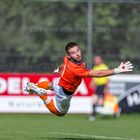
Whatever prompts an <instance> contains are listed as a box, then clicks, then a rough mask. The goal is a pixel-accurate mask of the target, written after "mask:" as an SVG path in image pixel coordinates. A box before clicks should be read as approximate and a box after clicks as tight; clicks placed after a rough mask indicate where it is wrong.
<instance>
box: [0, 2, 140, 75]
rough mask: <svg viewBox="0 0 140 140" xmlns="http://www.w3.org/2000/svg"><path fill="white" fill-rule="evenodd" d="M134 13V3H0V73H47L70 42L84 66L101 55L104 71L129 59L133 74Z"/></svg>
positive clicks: (139, 29) (139, 27)
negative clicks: (81, 54)
mask: <svg viewBox="0 0 140 140" xmlns="http://www.w3.org/2000/svg"><path fill="white" fill-rule="evenodd" d="M139 13H140V4H138V3H137V2H135V1H133V2H132V1H131V2H130V3H127V2H125V1H124V2H123V1H120V2H118V3H117V2H113V1H112V2H98V1H93V2H91V1H89V2H88V1H83V2H81V1H79V0H75V1H74V0H73V1H72V0H70V1H67V2H65V1H59V0H57V1H45V0H41V1H38V0H29V1H24V0H20V1H19V0H12V1H9V0H1V1H0V21H1V22H0V30H1V34H0V44H1V45H0V71H1V72H52V71H53V70H54V68H56V66H59V64H61V63H62V60H63V56H64V55H65V51H64V47H65V45H66V44H67V42H69V41H75V42H77V43H78V44H79V45H80V47H81V48H82V50H83V53H84V58H85V61H86V62H87V63H88V66H89V67H91V63H92V60H91V59H92V58H91V57H92V56H94V55H101V56H102V57H103V58H104V60H105V62H106V63H107V64H108V65H109V67H114V66H117V65H118V64H119V63H120V61H122V60H123V61H124V60H131V61H132V63H133V64H134V66H135V70H134V73H139V69H140V64H139V61H140V55H139V52H140V47H139V44H140V39H139V35H140V14H139Z"/></svg>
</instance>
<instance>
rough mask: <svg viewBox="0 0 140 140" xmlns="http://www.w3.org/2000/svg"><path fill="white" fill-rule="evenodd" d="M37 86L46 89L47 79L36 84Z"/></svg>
mask: <svg viewBox="0 0 140 140" xmlns="http://www.w3.org/2000/svg"><path fill="white" fill-rule="evenodd" d="M36 85H37V86H38V87H39V88H44V89H48V88H49V81H42V82H39V83H37V84H36Z"/></svg>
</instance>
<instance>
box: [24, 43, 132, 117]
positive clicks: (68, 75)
mask: <svg viewBox="0 0 140 140" xmlns="http://www.w3.org/2000/svg"><path fill="white" fill-rule="evenodd" d="M65 50H66V56H65V57H64V62H63V64H62V65H61V66H60V67H59V68H57V69H56V70H55V71H54V72H55V73H59V74H60V77H59V78H58V79H56V80H55V81H54V82H53V83H51V82H50V81H42V82H39V83H36V84H34V83H31V82H28V83H27V85H26V91H28V92H29V94H37V95H38V96H39V97H40V98H41V99H42V100H43V102H44V104H45V106H46V107H47V108H48V110H50V112H52V113H54V114H55V115H57V116H64V115H65V114H66V113H67V112H68V110H69V107H70V102H71V98H72V97H73V95H74V93H75V91H76V89H77V88H78V86H79V85H80V83H81V81H82V78H84V77H104V76H110V75H114V74H118V73H125V72H130V71H133V65H132V64H131V63H130V62H129V61H128V62H126V63H123V62H122V63H121V64H120V66H119V67H118V68H114V69H109V70H88V69H87V68H86V67H85V63H84V62H83V60H82V54H81V50H80V47H79V45H78V44H77V43H75V42H70V43H68V44H67V45H66V47H65ZM47 90H53V91H54V98H51V97H49V96H47Z"/></svg>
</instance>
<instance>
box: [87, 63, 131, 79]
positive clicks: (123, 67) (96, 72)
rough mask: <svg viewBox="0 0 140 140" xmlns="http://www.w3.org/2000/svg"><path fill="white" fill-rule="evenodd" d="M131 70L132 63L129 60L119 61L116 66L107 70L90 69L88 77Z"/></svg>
mask: <svg viewBox="0 0 140 140" xmlns="http://www.w3.org/2000/svg"><path fill="white" fill-rule="evenodd" d="M130 71H133V65H132V63H130V62H129V61H128V62H126V63H123V62H122V63H121V64H120V66H119V67H118V68H115V69H109V70H90V71H89V74H88V77H105V76H110V75H114V74H119V73H125V72H130Z"/></svg>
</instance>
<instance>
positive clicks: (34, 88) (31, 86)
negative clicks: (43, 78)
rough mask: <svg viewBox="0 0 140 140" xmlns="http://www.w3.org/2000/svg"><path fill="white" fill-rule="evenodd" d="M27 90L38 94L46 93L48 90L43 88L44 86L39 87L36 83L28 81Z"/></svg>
mask: <svg viewBox="0 0 140 140" xmlns="http://www.w3.org/2000/svg"><path fill="white" fill-rule="evenodd" d="M25 90H26V91H27V92H28V93H29V94H33V93H35V94H37V95H46V92H47V90H46V89H43V88H39V87H37V86H36V85H35V84H34V83H31V82H28V83H27V85H26V88H25Z"/></svg>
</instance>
